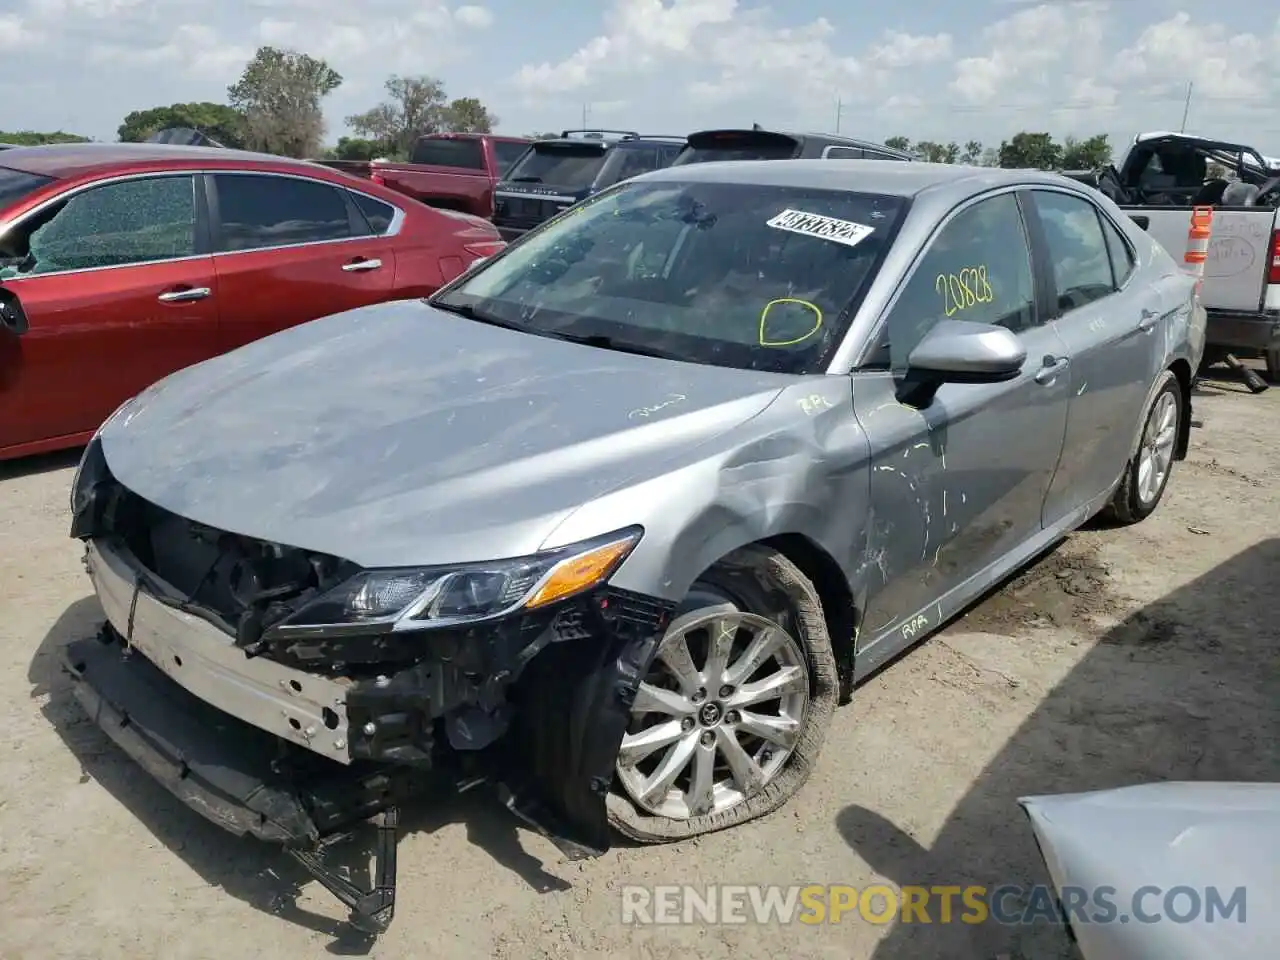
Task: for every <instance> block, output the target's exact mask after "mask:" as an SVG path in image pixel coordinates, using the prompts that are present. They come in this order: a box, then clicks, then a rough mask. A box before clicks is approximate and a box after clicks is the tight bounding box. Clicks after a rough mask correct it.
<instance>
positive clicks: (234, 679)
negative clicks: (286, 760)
mask: <svg viewBox="0 0 1280 960" xmlns="http://www.w3.org/2000/svg"><path fill="white" fill-rule="evenodd" d="M85 560H86V565H87V567H88V569H89V578H90V580H92V581H93V588H94V591H95V592H96V593H97V595H98V601H99V602H100V603H101V604H102V609H103V612H104V613H105V614H106V617H107V620H108V621H109V622H110V623H111V626H112V627H113V628H115V631H116V632H117V633H118V634H119V635H120V636H121V637H123V638H124V639H125V640H126V642H127V643H128V645H129V647H130V648H132V649H134V650H136V651H137V652H138V653H141V654H142V655H143V656H145V657H146V658H147V659H148V660H150V661H151V662H152V663H154V664H155V665H156V666H157V667H159V668H160V669H161V670H162V671H164V672H165V673H166V674H168V675H169V677H171V678H172V679H173V680H174V681H176V682H177V683H178V684H179V685H180V686H182V687H184V688H185V689H187V690H188V691H190V692H191V693H193V694H195V695H196V696H197V697H199V698H200V699H201V700H204V701H205V702H206V703H209V704H211V705H213V706H215V707H217V708H218V709H219V710H222V711H223V712H225V713H228V714H230V715H231V716H233V717H239V718H240V719H241V720H243V721H245V722H246V723H251V724H253V725H254V726H255V727H258V728H260V729H262V730H266V731H267V732H268V733H273V734H275V735H276V736H278V737H281V738H283V739H285V740H291V741H293V742H294V743H297V744H298V745H300V746H303V747H306V748H307V749H309V750H313V751H315V752H316V753H319V754H320V755H322V756H325V757H328V758H329V759H331V760H336V761H338V762H339V763H343V764H346V763H350V759H349V756H348V753H347V742H348V737H347V712H346V685H345V684H344V683H342V682H340V681H336V680H330V679H327V678H325V677H320V676H316V675H315V674H312V673H306V672H304V671H301V670H294V669H292V668H291V667H286V666H283V665H281V664H278V663H274V662H272V661H271V660H267V659H265V658H262V657H258V658H255V659H253V660H250V659H249V657H247V656H246V655H245V652H244V651H243V650H241V649H240V648H239V647H237V646H235V644H234V643H233V642H232V639H231V637H229V636H228V635H227V634H226V633H224V632H223V631H222V630H221V629H219V628H218V627H216V626H214V625H213V624H212V623H210V622H209V621H207V620H204V619H202V618H200V617H197V616H193V615H192V614H190V613H187V612H185V611H183V610H179V609H178V608H176V607H174V606H172V605H170V604H166V603H162V602H161V601H160V599H158V598H157V597H156V596H155V595H154V594H153V593H151V592H150V590H148V589H147V587H146V586H145V585H143V584H141V583H140V581H139V578H138V576H137V573H136V571H137V569H138V562H137V560H135V559H134V558H133V557H132V556H130V555H129V554H128V551H127V550H124V549H121V548H119V547H113V546H110V545H107V544H104V543H102V542H100V541H92V542H90V543H89V544H88V550H87V553H86V555H85ZM150 578H151V579H152V580H155V579H156V578H155V576H154V575H150Z"/></svg>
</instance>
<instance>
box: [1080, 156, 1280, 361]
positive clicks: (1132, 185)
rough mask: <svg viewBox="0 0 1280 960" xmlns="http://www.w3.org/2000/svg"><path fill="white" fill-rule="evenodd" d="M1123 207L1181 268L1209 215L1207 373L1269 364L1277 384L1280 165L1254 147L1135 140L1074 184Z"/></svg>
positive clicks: (1203, 293) (1204, 298) (1205, 297)
mask: <svg viewBox="0 0 1280 960" xmlns="http://www.w3.org/2000/svg"><path fill="white" fill-rule="evenodd" d="M1069 175H1070V176H1073V177H1075V178H1076V179H1080V180H1085V181H1086V182H1090V183H1092V184H1093V185H1094V186H1096V187H1097V188H1098V189H1099V190H1101V191H1102V192H1103V193H1105V194H1106V195H1107V196H1109V197H1110V198H1111V199H1112V200H1114V201H1115V202H1116V203H1118V204H1119V205H1120V206H1121V207H1122V208H1123V209H1124V210H1126V211H1127V212H1128V213H1129V215H1130V216H1131V217H1132V218H1133V219H1134V220H1135V221H1136V222H1137V223H1138V224H1139V225H1141V226H1142V227H1144V228H1145V229H1146V230H1147V232H1148V233H1150V234H1151V235H1152V237H1154V238H1155V240H1156V241H1157V242H1158V243H1160V245H1161V246H1163V247H1164V248H1165V249H1166V250H1168V251H1169V253H1170V255H1171V256H1172V257H1173V258H1174V260H1176V261H1177V262H1178V263H1181V262H1182V255H1183V253H1184V252H1185V251H1186V248H1187V231H1188V230H1189V229H1190V226H1191V208H1192V207H1193V206H1209V207H1213V234H1212V237H1211V239H1210V241H1209V256H1208V260H1207V262H1206V263H1205V279H1204V286H1203V287H1202V288H1201V293H1200V296H1201V300H1202V301H1203V303H1204V306H1205V311H1206V313H1207V314H1208V321H1209V322H1208V331H1207V344H1206V347H1205V359H1204V365H1209V364H1212V363H1216V362H1217V361H1219V360H1222V359H1223V358H1225V356H1226V355H1227V354H1228V353H1233V354H1236V355H1237V356H1240V357H1263V358H1265V360H1266V363H1267V377H1268V379H1269V380H1271V381H1272V382H1273V383H1276V382H1280V223H1278V222H1277V207H1280V161H1277V160H1273V159H1271V158H1269V157H1264V156H1263V155H1262V154H1260V153H1258V151H1257V150H1255V149H1253V148H1252V147H1247V146H1242V145H1240V144H1236V143H1229V142H1225V141H1221V140H1211V139H1207V138H1205V137H1192V136H1187V135H1186V134H1181V133H1144V134H1139V135H1138V136H1137V137H1135V138H1134V141H1133V144H1132V145H1131V146H1130V147H1129V150H1128V152H1127V153H1126V155H1125V157H1124V159H1123V160H1122V161H1121V162H1120V164H1119V166H1118V167H1116V166H1111V167H1107V168H1106V169H1105V170H1103V171H1101V172H1100V173H1096V174H1076V173H1072V174H1069Z"/></svg>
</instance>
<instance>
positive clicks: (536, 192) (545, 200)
mask: <svg viewBox="0 0 1280 960" xmlns="http://www.w3.org/2000/svg"><path fill="white" fill-rule="evenodd" d="M684 145H685V138H684V137H675V136H656V135H655V136H641V135H640V134H638V133H633V132H631V131H626V130H565V131H564V132H562V133H561V134H560V136H559V137H557V138H555V139H553V140H538V141H536V142H535V143H533V144H530V146H529V149H527V150H526V151H525V152H524V154H523V155H522V156H521V157H520V159H519V160H517V161H516V162H515V163H514V164H513V165H512V167H511V169H510V170H509V171H508V172H507V177H506V179H505V180H503V181H502V182H501V183H499V184H498V185H497V187H496V188H495V190H494V194H493V223H494V225H495V226H496V227H497V228H498V230H499V231H500V232H501V233H502V237H503V239H504V240H514V239H515V238H516V237H519V236H521V235H522V234H524V233H527V232H528V231H529V230H532V229H533V228H534V227H536V226H538V225H539V224H540V223H542V222H543V221H545V220H549V219H550V218H551V217H553V216H555V215H556V214H557V213H559V212H560V211H561V210H564V209H567V208H568V207H571V206H572V205H573V204H575V203H577V202H578V201H579V200H584V199H586V198H587V197H589V196H591V195H592V194H595V193H598V192H600V191H601V190H603V189H604V188H605V187H611V186H613V185H614V184H615V183H618V182H620V181H622V180H628V179H630V178H631V177H637V176H639V175H640V174H642V173H648V172H649V171H651V170H659V169H661V168H663V167H668V166H670V165H671V162H672V161H673V160H675V158H676V157H677V156H678V155H679V154H680V151H681V149H682V148H683V147H684Z"/></svg>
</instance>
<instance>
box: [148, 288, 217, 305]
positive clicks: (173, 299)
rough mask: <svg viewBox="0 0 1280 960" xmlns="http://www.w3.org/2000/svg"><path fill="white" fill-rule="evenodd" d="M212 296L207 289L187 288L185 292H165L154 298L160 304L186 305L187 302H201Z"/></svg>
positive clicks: (211, 292)
mask: <svg viewBox="0 0 1280 960" xmlns="http://www.w3.org/2000/svg"><path fill="white" fill-rule="evenodd" d="M211 296H213V291H212V290H210V289H209V288H208V287H187V288H186V289H185V290H166V291H165V292H164V293H162V294H160V296H158V297H156V299H157V300H159V301H160V302H161V303H186V302H188V301H189V300H203V299H204V298H205V297H211Z"/></svg>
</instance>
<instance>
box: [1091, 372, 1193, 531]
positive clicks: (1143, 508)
mask: <svg viewBox="0 0 1280 960" xmlns="http://www.w3.org/2000/svg"><path fill="white" fill-rule="evenodd" d="M1158 383H1159V385H1158V386H1157V388H1156V392H1155V395H1154V396H1153V397H1152V398H1151V403H1150V404H1149V405H1148V406H1147V412H1146V417H1145V419H1144V420H1143V425H1142V439H1141V440H1140V441H1139V444H1138V451H1137V453H1135V454H1134V455H1133V459H1132V460H1130V461H1129V464H1128V466H1126V467H1125V471H1124V477H1123V478H1122V479H1121V481H1120V486H1118V487H1116V492H1115V493H1114V494H1112V497H1111V503H1110V504H1108V506H1107V511H1106V512H1107V513H1108V514H1109V515H1110V517H1111V518H1112V519H1114V520H1116V521H1117V522H1119V523H1122V524H1131V523H1137V522H1138V521H1140V520H1145V519H1146V518H1147V517H1149V516H1151V514H1152V513H1154V512H1155V509H1156V507H1158V506H1159V505H1160V501H1161V499H1163V497H1164V491H1165V489H1166V488H1167V487H1168V486H1169V476H1170V475H1171V474H1172V473H1173V462H1174V451H1175V450H1176V449H1177V445H1178V435H1179V432H1180V431H1181V429H1182V411H1183V400H1184V398H1183V396H1182V384H1180V383H1179V382H1178V378H1177V377H1176V376H1174V374H1173V371H1172V370H1166V371H1164V373H1163V374H1162V375H1161V377H1160V380H1159V381H1158Z"/></svg>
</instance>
